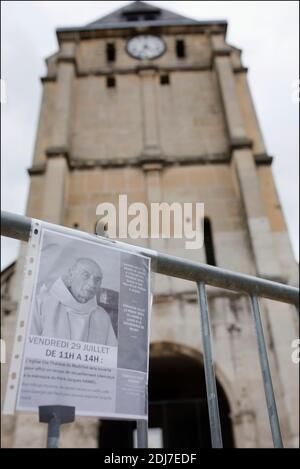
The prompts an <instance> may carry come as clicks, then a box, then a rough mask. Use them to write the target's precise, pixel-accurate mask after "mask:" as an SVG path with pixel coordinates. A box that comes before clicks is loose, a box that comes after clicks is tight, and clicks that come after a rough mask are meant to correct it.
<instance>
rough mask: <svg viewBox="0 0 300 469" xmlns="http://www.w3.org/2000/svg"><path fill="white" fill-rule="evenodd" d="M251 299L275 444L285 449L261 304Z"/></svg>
mask: <svg viewBox="0 0 300 469" xmlns="http://www.w3.org/2000/svg"><path fill="white" fill-rule="evenodd" d="M250 298H251V306H252V316H253V321H254V326H255V333H256V339H257V345H258V353H259V360H260V366H261V372H262V377H263V382H264V389H265V396H266V401H267V407H268V414H269V420H270V427H271V432H272V438H273V443H274V447H275V448H283V443H282V437H281V432H280V425H279V419H278V414H277V408H276V402H275V396H274V391H273V385H272V378H271V373H270V367H269V361H268V355H267V349H266V344H265V339H264V332H263V327H262V323H261V317H260V312H259V304H258V300H257V296H255V295H251V296H250Z"/></svg>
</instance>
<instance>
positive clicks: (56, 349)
mask: <svg viewBox="0 0 300 469" xmlns="http://www.w3.org/2000/svg"><path fill="white" fill-rule="evenodd" d="M33 233H36V234H37V235H38V239H35V238H34V235H33V237H32V238H31V240H30V242H29V243H30V246H29V250H30V249H31V250H32V249H33V248H34V255H32V254H31V255H32V257H30V253H29V258H28V265H27V267H26V273H25V275H26V276H27V277H28V278H27V279H25V283H24V292H23V293H24V295H23V299H24V301H25V300H26V299H27V313H26V314H27V319H26V333H25V338H24V339H25V340H24V346H23V351H22V360H21V364H20V371H19V382H18V390H17V393H16V409H17V410H21V411H37V410H38V407H39V406H41V405H52V404H53V405H68V406H74V407H75V411H76V414H77V415H86V416H98V417H102V418H116V419H127V420H130V419H146V418H147V408H148V402H147V385H148V354H149V298H150V288H149V286H150V259H149V258H147V257H144V256H141V255H138V254H135V253H131V252H130V251H125V250H123V249H119V248H117V247H111V246H109V245H105V244H101V243H100V242H98V241H97V240H95V237H92V236H90V235H88V236H87V237H86V238H85V237H84V236H83V235H84V234H82V233H80V232H76V231H75V230H68V229H66V230H63V229H60V230H59V231H57V230H56V229H55V228H51V225H48V224H40V226H39V227H38V229H36V231H34V230H33ZM23 308H24V309H26V308H25V306H24V304H23ZM21 309H22V303H21ZM20 317H22V311H21V315H20ZM16 341H18V334H17V337H16ZM11 375H13V373H12V374H11ZM8 392H9V390H8Z"/></svg>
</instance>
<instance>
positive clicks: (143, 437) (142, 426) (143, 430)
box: [136, 420, 148, 448]
mask: <svg viewBox="0 0 300 469" xmlns="http://www.w3.org/2000/svg"><path fill="white" fill-rule="evenodd" d="M136 433H137V447H138V448H148V420H137V422H136Z"/></svg>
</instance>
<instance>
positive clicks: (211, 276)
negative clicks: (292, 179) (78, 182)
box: [1, 211, 299, 306]
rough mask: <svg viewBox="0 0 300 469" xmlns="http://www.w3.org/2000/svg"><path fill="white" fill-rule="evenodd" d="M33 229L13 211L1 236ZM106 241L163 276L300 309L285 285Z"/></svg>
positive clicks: (294, 291)
mask: <svg viewBox="0 0 300 469" xmlns="http://www.w3.org/2000/svg"><path fill="white" fill-rule="evenodd" d="M30 230H31V218H28V217H24V216H22V215H16V214H13V213H10V212H5V211H2V212H1V234H2V235H3V236H8V237H10V238H15V239H20V240H22V241H28V238H29V234H30ZM102 241H103V243H107V244H109V245H112V244H116V245H117V246H120V247H121V248H125V249H127V250H131V251H133V252H137V253H140V254H143V255H145V256H148V257H150V258H151V259H152V260H153V261H154V262H153V264H152V268H153V271H155V272H156V273H159V274H164V275H169V276H171V277H177V278H182V279H185V280H191V281H194V282H205V284H206V285H211V286H214V287H219V288H224V289H228V290H233V291H237V292H240V293H241V292H244V293H247V294H254V295H256V296H263V297H266V298H270V299H272V300H277V301H282V302H284V303H291V304H294V305H296V306H299V289H298V288H295V287H291V286H289V285H285V284H283V283H278V282H274V281H271V280H265V279H262V278H259V277H253V276H251V275H245V274H241V273H238V272H232V271H230V270H226V269H221V268H219V267H214V266H211V265H207V264H201V263H198V262H193V261H190V260H188V259H183V258H180V257H175V256H171V255H168V254H163V253H159V252H157V251H153V250H152V249H147V248H143V247H141V246H134V245H132V244H127V243H122V242H120V241H114V240H112V239H107V238H102Z"/></svg>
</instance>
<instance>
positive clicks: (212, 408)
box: [197, 282, 223, 448]
mask: <svg viewBox="0 0 300 469" xmlns="http://www.w3.org/2000/svg"><path fill="white" fill-rule="evenodd" d="M197 288H198V294H199V305H200V318H201V331H202V341H203V356H204V372H205V383H206V392H207V401H208V414H209V424H210V433H211V443H212V447H213V448H223V442H222V432H221V423H220V414H219V405H218V396H217V385H216V377H215V372H214V367H213V358H212V348H211V334H210V324H209V317H208V307H207V300H206V293H205V284H204V283H203V282H199V283H197Z"/></svg>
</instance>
